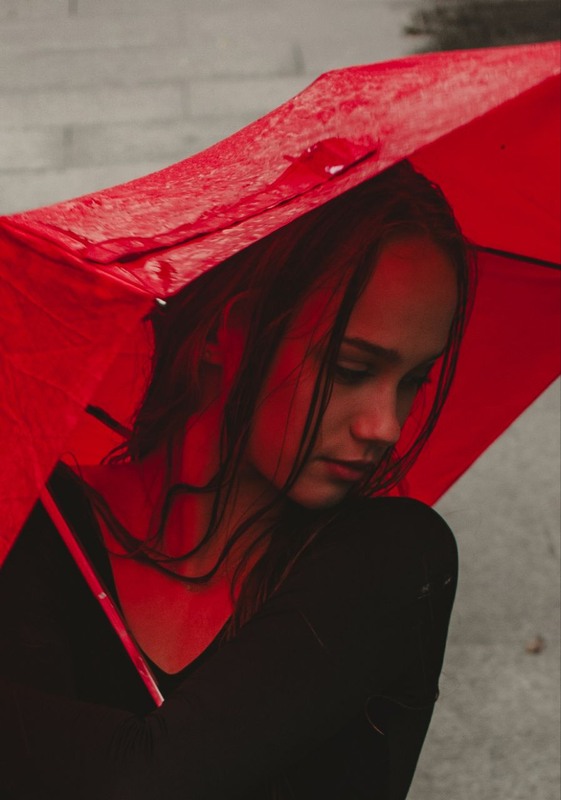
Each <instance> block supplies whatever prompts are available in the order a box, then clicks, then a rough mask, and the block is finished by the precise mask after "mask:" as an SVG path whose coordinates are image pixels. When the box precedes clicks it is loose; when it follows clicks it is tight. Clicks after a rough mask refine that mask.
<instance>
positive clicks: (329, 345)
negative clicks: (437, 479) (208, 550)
mask: <svg viewBox="0 0 561 800" xmlns="http://www.w3.org/2000/svg"><path fill="white" fill-rule="evenodd" d="M419 234H421V235H426V236H428V237H430V239H431V240H432V241H433V242H434V243H436V244H437V245H438V246H439V247H441V248H442V250H443V251H444V252H445V253H446V254H447V256H448V257H449V259H450V261H451V264H452V265H453V268H454V270H455V274H456V279H457V290H458V291H457V304H456V309H455V314H454V317H453V321H452V325H451V328H450V332H449V337H448V342H447V346H446V350H445V352H444V355H443V357H442V360H441V365H440V369H439V371H438V378H437V383H436V392H435V396H434V401H433V403H432V407H431V408H430V409H428V411H427V412H426V413H425V415H424V416H425V419H424V422H422V424H421V425H420V430H419V432H418V434H417V436H416V438H415V440H414V442H413V443H412V445H411V446H409V447H408V449H407V450H406V452H399V449H398V447H395V448H391V449H390V450H389V451H388V452H387V454H386V455H385V456H384V458H383V460H382V462H381V463H380V464H379V465H378V467H377V468H376V470H375V472H374V473H373V474H371V475H369V476H368V477H367V479H366V480H365V481H363V483H362V485H361V486H359V487H357V489H356V493H359V494H363V495H374V494H380V493H387V492H388V491H389V490H390V489H391V488H392V487H394V486H395V485H396V484H397V483H398V482H399V481H400V480H401V479H402V478H403V476H404V475H405V473H406V472H407V470H408V469H409V467H410V466H411V464H412V463H413V461H414V460H415V458H416V457H417V455H418V453H419V451H420V449H421V448H422V446H423V444H424V443H425V441H426V440H427V438H428V436H429V435H430V433H431V431H432V430H433V428H434V426H435V424H436V421H437V419H438V416H439V413H440V411H441V409H442V406H443V403H444V401H445V398H446V396H447V394H448V391H449V388H450V384H451V381H452V378H453V375H454V370H455V367H456V362H457V358H458V350H459V346H460V341H461V338H462V334H463V331H464V327H465V324H466V318H467V313H468V308H469V299H470V297H471V285H472V280H473V265H472V258H471V255H470V250H469V248H468V246H467V244H466V241H465V239H464V237H463V236H462V233H461V231H460V229H459V227H458V224H457V222H456V220H455V218H454V214H453V212H452V209H451V208H450V206H449V204H448V202H447V200H446V199H445V197H444V195H443V194H442V192H441V191H440V189H439V188H438V187H437V186H435V185H434V184H432V183H431V182H430V181H429V180H428V179H427V178H425V177H424V176H423V175H421V174H419V173H418V172H417V171H416V170H415V169H414V168H413V166H412V165H411V164H410V163H409V162H407V161H402V162H400V163H398V164H397V165H395V166H394V167H392V168H390V169H388V170H386V171H385V172H383V173H381V174H380V175H378V176H376V177H375V178H372V179H370V180H368V181H366V182H364V183H362V184H361V185H359V186H357V187H355V188H353V189H351V190H350V191H348V192H346V193H345V194H343V195H341V196H339V197H337V198H335V199H333V200H331V201H330V202H328V203H326V204H325V205H323V206H322V207H320V208H318V209H315V210H313V211H311V212H309V213H307V214H305V215H303V216H301V217H300V218H298V219H297V220H295V221H293V222H292V223H290V224H289V225H287V226H285V227H283V228H282V229H280V230H278V231H276V232H274V233H272V234H270V235H269V236H267V237H266V238H264V239H262V240H260V241H259V242H257V243H255V244H253V245H251V246H250V247H248V248H246V249H245V250H243V251H241V252H239V253H237V254H236V255H234V256H232V257H231V258H228V259H227V260H226V261H224V262H223V263H221V264H220V265H218V266H216V267H215V268H214V269H212V270H210V271H208V272H207V273H205V274H203V275H202V276H200V277H199V278H197V279H196V280H195V281H193V282H192V283H191V284H190V285H189V286H187V287H186V288H185V289H183V290H182V291H181V292H179V293H178V294H177V295H176V296H174V297H172V298H170V299H169V301H168V303H167V305H166V307H165V308H163V309H162V310H156V311H155V312H154V313H153V315H152V317H151V323H152V326H153V332H154V342H155V347H154V356H153V369H152V376H151V380H150V382H149V385H148V388H147V391H146V394H145V396H144V399H143V401H142V403H141V405H140V407H139V409H138V412H137V414H136V417H135V420H134V424H133V428H132V434H131V436H130V438H129V439H128V441H127V442H126V443H125V444H124V446H123V447H122V448H121V451H120V452H119V453H116V454H113V457H112V460H113V461H119V460H123V459H124V460H131V461H140V460H142V459H143V458H145V457H146V456H148V455H149V454H151V453H152V452H154V451H156V450H159V449H161V448H162V447H165V448H166V449H167V454H168V465H169V469H170V472H171V459H172V453H173V448H174V443H177V441H178V440H180V439H181V438H182V435H183V432H184V430H185V426H186V425H187V424H188V421H189V419H190V417H191V416H192V415H193V414H194V413H195V412H196V411H198V410H200V403H201V396H202V393H201V377H200V376H201V372H200V371H201V356H202V352H203V348H204V346H205V343H206V342H207V341H208V340H209V338H212V336H213V335H214V332H215V331H216V328H217V325H218V324H219V321H220V319H221V315H222V313H223V310H224V308H225V306H226V304H227V303H228V301H229V300H231V299H232V298H234V297H236V296H237V295H238V294H240V293H242V292H244V293H246V302H248V303H249V305H250V314H249V318H250V320H251V322H250V329H249V334H248V338H247V344H246V347H245V350H244V353H243V357H242V362H241V365H240V368H239V371H238V373H237V376H236V378H235V381H234V384H233V386H232V388H231V391H230V393H229V396H228V398H227V401H226V406H225V413H224V420H223V427H222V431H221V441H220V450H221V465H220V468H219V470H218V473H217V474H216V475H215V476H214V477H213V478H212V480H211V481H210V483H209V484H208V485H207V486H206V487H204V488H203V489H201V488H200V487H194V486H188V485H186V484H175V485H173V486H169V485H168V489H167V495H166V499H165V502H164V505H163V508H162V513H161V517H160V524H159V528H158V531H157V532H156V533H155V535H154V536H153V537H152V538H150V539H149V540H148V541H146V542H144V541H142V542H141V541H139V540H138V539H136V538H135V537H134V536H132V535H131V534H130V533H129V532H128V531H127V530H126V529H124V528H123V527H122V526H121V525H120V524H119V523H118V522H117V521H116V520H115V518H114V517H113V515H111V513H110V511H109V510H108V508H107V507H105V508H104V507H103V505H104V504H103V503H102V504H101V505H100V504H99V503H98V507H99V510H100V512H101V513H103V514H104V516H105V517H106V519H107V521H108V524H109V525H110V526H111V529H112V531H113V533H114V535H115V536H116V538H117V539H118V540H119V541H120V543H121V544H122V545H123V546H124V548H125V550H126V551H127V552H128V553H130V555H131V557H133V558H137V559H139V560H142V561H145V562H149V563H151V564H152V565H153V566H154V567H156V568H157V569H160V570H162V571H164V572H167V573H168V574H170V575H172V576H174V577H175V578H177V579H178V580H181V581H184V582H185V583H188V584H192V585H197V584H202V583H205V582H206V581H208V580H210V579H211V578H212V576H213V575H214V574H215V573H216V571H217V570H218V568H219V567H220V564H221V563H222V562H223V560H224V559H225V558H226V556H227V554H228V552H229V551H230V550H231V548H232V547H233V546H234V544H235V543H236V542H238V541H239V540H240V539H241V537H243V536H244V535H246V534H247V532H248V531H249V530H251V529H253V530H255V529H254V525H255V524H256V523H257V522H258V521H259V520H260V519H261V520H262V519H263V516H264V514H265V512H266V511H268V510H270V508H271V506H272V505H275V503H276V504H277V507H278V513H277V516H276V518H275V522H274V523H272V524H271V525H268V526H267V527H266V528H265V529H264V530H263V531H262V532H260V533H259V535H258V536H254V537H252V538H251V539H249V538H248V545H247V547H246V549H245V550H244V551H243V552H244V556H243V557H242V560H241V563H240V565H239V567H238V569H237V571H236V573H235V575H234V580H233V584H232V592H233V591H234V589H233V587H234V584H235V583H236V581H238V580H239V578H240V576H241V575H242V568H243V566H244V564H246V563H247V562H248V559H249V558H250V556H251V554H252V552H254V550H255V548H256V547H257V546H258V545H259V543H260V542H261V540H262V539H263V537H265V536H269V543H268V545H267V549H266V552H265V554H264V555H263V556H261V557H260V558H259V560H258V561H257V563H256V564H255V565H254V566H253V567H252V569H251V571H250V572H249V574H248V575H247V576H246V577H245V579H244V581H243V585H242V586H241V591H240V594H239V597H238V598H237V601H236V605H235V611H234V616H233V618H232V620H231V621H230V623H229V628H228V632H229V635H234V633H235V632H236V630H237V629H238V628H239V626H240V625H241V624H243V623H244V622H245V621H246V620H247V619H248V618H249V617H250V616H252V615H253V614H254V613H255V612H256V611H257V610H258V608H259V607H260V606H261V605H262V603H263V602H264V601H265V600H266V599H267V597H268V596H269V595H270V594H271V592H273V591H274V590H275V588H276V587H278V586H279V584H280V583H281V582H282V581H283V580H284V578H285V577H286V575H287V574H288V572H289V571H290V569H291V568H292V566H293V564H294V562H295V561H296V559H297V558H298V556H299V554H300V553H301V552H302V551H303V550H304V549H305V548H306V547H307V546H309V544H310V543H311V542H312V541H313V540H314V539H315V538H316V537H317V536H318V535H319V534H320V533H321V530H322V529H323V528H324V527H325V525H326V523H327V521H328V520H331V519H333V517H334V516H336V515H337V514H338V513H341V511H342V510H344V507H345V503H346V502H347V501H343V503H342V504H339V506H337V507H335V508H332V509H326V510H320V511H313V512H312V511H310V510H309V509H303V508H301V507H299V506H297V505H296V504H295V503H293V502H292V501H290V500H289V499H288V497H287V495H288V492H289V491H290V488H291V486H292V485H293V484H294V482H295V480H296V479H297V477H298V474H299V471H300V470H301V468H302V465H303V464H304V463H305V461H306V458H307V457H308V455H309V454H310V452H311V449H312V448H313V446H314V442H315V439H316V436H317V433H318V430H319V426H320V424H321V419H322V416H323V413H324V411H325V409H326V407H327V404H328V402H329V397H330V393H331V388H332V385H333V380H334V370H335V365H336V360H337V356H338V351H339V347H340V345H341V341H342V338H343V336H344V332H345V329H346V327H347V323H348V320H349V317H350V315H351V313H352V310H353V308H354V306H355V303H356V302H357V299H358V298H359V297H360V295H361V292H362V291H363V290H364V288H365V286H366V284H367V283H368V280H369V278H370V277H371V275H372V272H373V270H374V269H375V265H376V262H377V259H378V256H379V254H380V252H381V249H382V248H383V247H384V245H385V244H386V243H387V242H388V241H389V240H390V239H392V238H395V237H403V236H410V235H419ZM319 286H328V287H330V288H331V289H332V291H333V293H334V294H333V296H334V297H337V298H339V297H340V302H339V305H338V308H337V311H336V313H335V315H334V321H333V325H332V326H331V328H330V330H329V331H328V333H327V334H326V336H325V340H324V341H323V342H322V347H323V355H322V359H321V366H320V369H319V372H318V375H317V379H316V383H315V387H314V391H313V393H312V398H311V402H310V407H309V409H308V415H307V420H306V424H305V426H304V431H303V436H302V440H301V443H300V448H299V453H298V455H297V458H296V460H295V463H294V465H293V468H292V471H291V474H290V476H289V477H288V479H287V482H286V484H285V486H284V487H283V488H282V490H281V491H280V492H279V494H278V497H277V498H276V500H275V501H274V503H273V504H270V505H269V506H267V507H266V508H263V509H260V510H259V511H257V512H255V513H254V514H253V515H252V516H251V517H250V518H248V519H247V520H245V521H244V522H243V523H242V524H241V525H239V526H238V528H237V529H236V530H235V531H233V533H232V534H231V536H230V537H229V540H228V542H227V543H226V545H225V547H224V549H223V551H222V553H221V555H220V557H219V558H218V560H217V562H216V564H215V565H214V567H213V568H212V570H210V571H209V572H208V573H207V574H205V575H197V576H192V577H189V576H183V575H181V576H180V575H178V574H177V573H176V572H175V570H174V562H178V561H187V562H188V560H189V558H190V557H191V556H193V555H194V554H195V553H196V552H198V551H199V550H200V549H201V548H202V547H203V546H204V545H205V544H206V543H207V542H208V541H209V540H210V539H211V538H212V537H213V535H214V534H215V533H216V531H217V529H218V526H219V524H220V520H221V517H222V514H223V512H224V509H225V507H226V504H227V501H228V497H229V493H230V491H231V489H232V486H233V479H234V477H235V475H236V470H237V467H238V465H239V464H240V459H241V458H242V456H243V453H244V450H245V447H246V445H247V442H248V437H249V434H250V432H251V424H252V418H253V414H254V410H255V406H256V402H257V398H258V396H259V392H260V390H261V387H262V382H263V377H264V376H265V375H266V374H267V372H268V367H269V365H270V364H271V362H272V360H273V357H274V355H275V353H276V350H277V348H278V346H279V343H280V342H281V340H282V339H283V336H284V334H285V331H286V329H287V325H288V324H289V322H290V320H291V318H292V317H293V315H294V312H295V310H296V309H297V308H298V307H299V305H301V304H302V302H303V301H304V300H305V299H306V298H307V297H308V296H309V295H310V293H311V292H312V291H313V290H314V289H315V288H317V287H319ZM168 476H169V474H168ZM168 483H169V481H168ZM201 491H203V492H205V491H206V492H212V493H213V495H214V505H213V512H212V515H211V521H210V524H209V527H208V530H207V531H206V534H205V536H204V537H203V539H202V540H201V542H200V543H199V545H197V547H196V548H194V549H193V550H192V551H190V552H189V553H185V554H183V555H182V556H180V557H174V558H171V557H167V556H165V555H164V554H163V552H162V539H163V534H164V530H165V524H166V519H167V517H168V514H169V512H170V509H171V507H172V505H173V502H174V500H175V498H177V497H178V495H180V494H181V493H185V492H201ZM350 500H352V498H350ZM260 530H261V529H260Z"/></svg>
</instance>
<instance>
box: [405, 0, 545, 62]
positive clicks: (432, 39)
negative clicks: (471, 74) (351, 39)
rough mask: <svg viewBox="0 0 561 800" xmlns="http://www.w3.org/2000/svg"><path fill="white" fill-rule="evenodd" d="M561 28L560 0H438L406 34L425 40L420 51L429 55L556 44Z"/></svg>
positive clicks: (415, 15) (417, 15)
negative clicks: (512, 46)
mask: <svg viewBox="0 0 561 800" xmlns="http://www.w3.org/2000/svg"><path fill="white" fill-rule="evenodd" d="M560 28H561V17H560V11H559V0H497V1H496V2H478V0H473V1H472V2H470V1H469V0H468V2H463V0H436V2H432V4H431V5H429V4H428V3H426V5H425V7H419V8H418V9H417V10H415V11H414V12H413V14H412V17H411V21H410V23H409V24H408V25H407V26H406V28H405V30H404V32H405V33H406V34H407V35H409V36H422V37H424V38H423V45H422V47H421V48H419V52H429V51H432V50H459V49H466V48H473V47H492V46H500V45H509V44H528V43H530V42H547V41H553V40H555V39H558V38H559V37H560ZM426 37H428V40H427V38H426Z"/></svg>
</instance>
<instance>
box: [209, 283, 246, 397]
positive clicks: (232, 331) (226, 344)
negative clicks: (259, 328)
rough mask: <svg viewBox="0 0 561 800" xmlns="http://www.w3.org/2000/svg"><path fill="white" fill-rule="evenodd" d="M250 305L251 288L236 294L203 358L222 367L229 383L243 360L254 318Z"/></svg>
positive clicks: (217, 326)
mask: <svg viewBox="0 0 561 800" xmlns="http://www.w3.org/2000/svg"><path fill="white" fill-rule="evenodd" d="M250 305H251V304H250V302H249V292H240V293H239V294H237V295H235V296H234V297H232V298H231V299H230V300H229V301H228V303H227V304H226V305H225V306H224V309H223V310H222V313H221V315H220V318H219V320H218V324H217V325H215V326H214V327H213V328H212V329H211V330H210V331H209V334H208V336H207V338H206V342H205V348H204V352H203V358H202V360H203V362H204V363H206V364H212V365H214V366H218V367H221V368H222V371H223V378H224V379H225V380H226V382H227V383H228V384H230V383H231V381H232V380H233V378H234V376H235V374H236V373H237V371H238V369H239V366H240V363H241V360H242V356H243V352H244V349H245V345H246V342H247V335H248V331H249V322H250V318H251V309H250Z"/></svg>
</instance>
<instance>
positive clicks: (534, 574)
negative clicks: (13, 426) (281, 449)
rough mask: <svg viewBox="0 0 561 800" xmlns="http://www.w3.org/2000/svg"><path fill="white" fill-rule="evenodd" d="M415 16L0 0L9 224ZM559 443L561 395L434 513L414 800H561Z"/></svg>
mask: <svg viewBox="0 0 561 800" xmlns="http://www.w3.org/2000/svg"><path fill="white" fill-rule="evenodd" d="M418 10H419V9H418V8H417V7H415V6H414V5H412V3H410V2H408V0H403V1H401V0H393V2H392V0H370V1H368V0H283V2H280V0H276V1H275V0H185V2H180V1H179V0H158V2H157V3H156V2H153V0H150V2H148V0H0V213H11V212H14V211H18V210H23V209H25V208H32V207H36V206H41V205H46V204H48V203H52V202H55V201H57V200H61V199H65V198H69V197H73V196H77V195H81V194H84V193H86V192H90V191H93V190H96V189H100V188H103V187H105V186H109V185H113V184H116V183H120V182H123V181H125V180H128V179H131V178H133V177H137V176H140V175H143V174H146V173H148V172H152V171H154V170H156V169H159V168H161V167H163V166H166V165H168V164H170V163H173V162H174V161H178V160H180V159H182V158H185V157H186V156H188V155H190V154H192V153H194V152H197V151H199V150H201V149H203V148H204V147H207V146H208V145H210V144H212V143H213V142H215V141H217V140H219V139H221V138H223V137H224V136H227V135H228V134H230V133H232V132H233V131H235V130H237V129H238V128H239V127H241V126H243V125H244V124H246V123H247V122H250V121H251V120H253V119H255V118H257V117H258V116H261V115H262V114H263V113H265V112H267V111H269V110H270V109H271V108H274V107H275V106H277V105H279V104H280V103H281V102H283V101H284V100H286V99H288V98H289V97H290V96H292V95H293V94H295V93H296V92H297V91H299V90H300V89H302V88H303V87H304V86H306V85H307V84H308V83H310V82H311V80H313V79H314V78H315V77H317V75H318V74H320V73H322V72H324V71H326V70H327V69H331V68H334V67H340V66H347V65H350V64H357V63H369V62H375V61H380V60H384V59H388V58H394V57H399V56H400V55H405V54H407V53H410V52H412V51H413V50H416V49H419V48H420V47H422V46H423V44H424V45H425V46H426V44H427V41H428V40H427V38H426V37H422V36H421V37H419V36H417V37H412V36H406V35H404V33H403V31H404V30H405V29H406V28H407V27H409V28H411V26H412V25H413V22H415V19H416V22H415V25H416V26H417V28H418V27H419V24H418V23H419V17H418V15H417V17H416V18H415V17H414V13H415V11H417V12H418ZM412 21H413V22H412ZM415 25H413V27H415ZM523 379H524V378H523V375H522V376H521V380H523ZM559 438H560V437H559V383H558V382H557V383H555V384H554V385H553V386H552V387H551V388H550V389H549V390H548V391H547V392H546V393H545V394H544V395H542V397H541V398H539V399H538V400H537V401H536V403H535V404H534V405H533V406H532V407H531V408H530V409H528V411H526V413H524V414H523V415H522V417H520V418H519V419H518V420H517V421H516V422H515V423H514V425H513V426H511V428H510V429H509V430H508V431H507V432H506V433H505V434H504V435H503V436H502V437H501V438H500V439H499V440H498V441H497V442H496V443H495V444H494V445H493V446H492V447H491V448H490V449H489V450H488V451H487V452H486V453H485V454H484V455H483V456H482V457H481V458H480V459H479V460H478V461H477V462H476V464H474V465H473V466H472V467H471V468H470V470H469V471H468V472H467V474H466V475H465V476H463V477H462V478H461V479H460V480H459V481H458V482H457V483H456V484H455V485H454V486H453V487H452V488H451V489H450V490H449V491H448V492H447V494H446V495H445V496H444V497H443V498H442V499H441V500H440V502H439V503H438V506H437V507H438V509H439V510H440V512H441V513H443V514H444V516H445V517H446V519H447V520H448V521H449V523H450V525H451V526H452V528H453V529H454V531H455V532H456V535H457V538H458V542H459V547H460V558H461V575H460V585H459V590H458V597H457V602H456V607H455V612H454V617H453V622H452V626H451V631H450V637H449V644H448V650H447V656H446V662H445V667H444V672H443V677H442V681H441V697H440V699H439V701H438V703H437V706H436V711H435V715H434V719H433V724H432V726H431V729H430V732H429V736H428V739H427V743H426V745H425V748H424V751H423V754H422V756H421V760H420V763H419V767H418V770H417V774H416V777H415V781H414V784H413V787H412V790H411V793H410V798H411V800H473V799H474V798H477V800H530V799H531V800H557V798H559V764H560V759H559V748H560V733H559V731H560V726H559V677H558V676H559V555H560V552H559V551H560V545H559V516H560V514H559V485H560V475H559V463H560V457H559ZM536 637H541V640H543V643H544V646H543V647H541V646H538V647H532V645H533V644H535V640H536ZM539 641H540V640H539V639H538V643H539ZM532 649H533V650H538V651H539V652H528V650H532ZM342 800H344V798H342Z"/></svg>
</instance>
